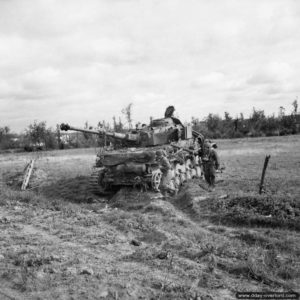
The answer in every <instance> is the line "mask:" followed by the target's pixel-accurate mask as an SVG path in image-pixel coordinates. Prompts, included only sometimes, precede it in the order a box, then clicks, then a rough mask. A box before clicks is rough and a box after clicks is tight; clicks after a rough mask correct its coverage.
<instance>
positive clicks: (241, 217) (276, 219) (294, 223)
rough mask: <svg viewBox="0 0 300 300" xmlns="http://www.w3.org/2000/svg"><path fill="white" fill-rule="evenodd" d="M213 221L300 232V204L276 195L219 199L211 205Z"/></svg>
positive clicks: (292, 199)
mask: <svg viewBox="0 0 300 300" xmlns="http://www.w3.org/2000/svg"><path fill="white" fill-rule="evenodd" d="M211 209H212V211H215V212H216V213H215V214H214V215H213V216H212V219H214V220H217V221H221V222H223V223H232V224H235V225H255V226H271V227H285V228H290V229H295V230H297V231H298V230H300V222H299V221H300V203H299V201H297V199H296V198H295V197H283V196H275V195H261V196H243V197H240V196H238V197H234V198H229V199H218V200H217V201H216V202H212V203H211Z"/></svg>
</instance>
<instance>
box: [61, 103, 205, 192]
mask: <svg viewBox="0 0 300 300" xmlns="http://www.w3.org/2000/svg"><path fill="white" fill-rule="evenodd" d="M173 112H174V107H173V106H170V107H168V108H167V110H166V112H165V117H164V118H162V119H155V120H152V121H151V123H150V124H149V125H145V124H143V125H142V126H140V127H137V128H136V129H134V130H129V131H127V132H125V133H121V132H114V131H108V130H105V129H103V128H100V129H97V130H90V129H81V128H76V127H73V126H70V125H68V124H61V126H60V128H61V130H65V131H68V130H74V131H80V132H83V133H85V134H97V135H100V136H103V137H106V138H108V139H109V140H110V141H111V142H112V144H118V146H119V148H118V149H116V147H114V146H112V145H110V146H109V147H103V148H101V149H100V152H99V153H98V154H97V159H96V164H95V166H94V168H93V170H94V171H93V173H92V175H91V180H90V186H91V190H92V192H93V193H96V194H106V193H107V192H108V191H111V190H113V189H114V188H115V187H120V186H134V187H137V186H138V187H141V188H144V189H145V190H147V189H149V188H150V189H151V190H153V191H159V186H160V183H161V178H162V172H161V171H160V168H159V164H158V163H157V161H156V151H157V150H163V153H164V154H165V155H166V157H167V158H168V160H169V162H170V164H171V166H172V180H171V182H170V187H169V188H170V190H174V191H175V190H178V189H179V188H180V186H181V185H182V184H183V183H184V182H185V181H187V180H189V179H191V178H197V177H198V178H199V177H200V176H201V168H200V160H201V159H200V158H199V151H200V150H201V147H202V144H203V140H204V139H203V135H202V134H200V133H199V132H196V131H194V130H192V127H191V125H183V124H182V123H181V122H180V120H179V119H177V118H174V117H173ZM116 141H117V142H118V143H115V142H116Z"/></svg>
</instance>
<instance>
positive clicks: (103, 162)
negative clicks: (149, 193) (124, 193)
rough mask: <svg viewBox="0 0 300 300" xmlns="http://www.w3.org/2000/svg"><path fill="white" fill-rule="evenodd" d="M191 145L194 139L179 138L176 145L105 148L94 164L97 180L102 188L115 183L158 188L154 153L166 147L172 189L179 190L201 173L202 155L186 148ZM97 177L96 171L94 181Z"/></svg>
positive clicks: (157, 165) (115, 184)
mask: <svg viewBox="0 0 300 300" xmlns="http://www.w3.org/2000/svg"><path fill="white" fill-rule="evenodd" d="M174 146H176V147H174ZM191 146H195V145H193V144H192V141H180V143H177V144H176V145H166V146H164V147H160V146H158V147H151V148H148V147H147V148H137V149H121V150H118V151H103V152H101V153H100V154H99V155H98V159H97V162H96V165H95V171H96V172H97V170H98V184H99V186H100V187H101V188H102V190H103V192H107V191H110V190H114V188H115V187H116V186H119V187H121V186H133V187H140V188H142V189H145V190H153V191H159V190H160V186H161V179H162V173H161V171H160V168H159V164H158V163H157V161H156V157H155V153H156V151H157V150H164V153H165V154H166V157H167V159H168V160H169V163H170V165H171V167H172V170H171V180H170V183H169V190H170V191H176V190H178V189H180V186H181V185H182V184H183V183H184V182H186V181H188V180H191V179H192V178H200V177H201V175H202V172H201V167H200V160H199V157H198V156H197V155H196V154H194V152H193V151H190V152H187V151H183V149H186V148H191ZM195 153H197V151H195ZM94 177H95V174H93V176H92V178H93V180H94V181H95V179H94Z"/></svg>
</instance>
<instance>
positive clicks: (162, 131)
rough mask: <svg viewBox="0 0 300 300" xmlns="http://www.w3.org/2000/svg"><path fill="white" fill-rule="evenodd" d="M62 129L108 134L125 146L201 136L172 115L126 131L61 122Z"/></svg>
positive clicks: (165, 142)
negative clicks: (95, 128) (75, 125)
mask: <svg viewBox="0 0 300 300" xmlns="http://www.w3.org/2000/svg"><path fill="white" fill-rule="evenodd" d="M60 129H61V130H64V131H68V130H74V131H80V132H83V133H87V134H97V135H100V136H108V137H111V138H112V139H116V140H121V141H122V145H123V146H124V147H126V146H127V147H154V146H161V145H165V144H170V143H171V142H178V141H180V140H190V139H193V138H195V137H199V133H197V134H198V135H197V134H196V135H195V131H193V130H192V127H191V125H186V126H184V125H183V124H182V123H181V122H180V120H178V119H176V118H173V117H170V116H167V117H165V118H162V119H155V120H152V121H151V123H150V124H149V125H145V126H143V127H142V128H136V129H131V130H129V131H127V132H126V133H121V132H115V131H109V130H105V129H103V128H99V129H97V130H91V129H82V128H78V127H74V126H70V125H69V124H61V125H60Z"/></svg>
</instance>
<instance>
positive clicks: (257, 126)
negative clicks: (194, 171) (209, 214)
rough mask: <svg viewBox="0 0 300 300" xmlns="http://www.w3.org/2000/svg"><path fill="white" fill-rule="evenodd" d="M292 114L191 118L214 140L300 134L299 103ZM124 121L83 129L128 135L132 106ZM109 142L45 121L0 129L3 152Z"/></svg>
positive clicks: (124, 111)
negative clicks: (20, 129)
mask: <svg viewBox="0 0 300 300" xmlns="http://www.w3.org/2000/svg"><path fill="white" fill-rule="evenodd" d="M292 108H293V109H292V111H291V112H290V113H289V114H287V113H286V111H285V109H284V108H283V107H280V108H279V113H278V115H277V116H275V115H274V114H273V115H271V116H266V115H265V112H264V111H263V110H258V109H256V108H253V110H252V113H251V114H250V116H249V117H248V118H245V117H244V115H243V113H240V114H239V116H237V117H235V118H234V117H232V116H231V115H230V114H229V112H224V116H223V117H221V116H219V115H217V114H212V113H210V114H209V115H208V116H207V117H206V118H204V119H202V120H200V119H199V118H197V117H192V119H191V121H190V122H191V124H192V125H193V129H194V130H197V131H200V132H201V133H202V134H204V136H206V137H207V138H211V139H219V138H225V139H227V138H243V137H259V136H276V135H277V136H278V135H290V134H298V133H299V132H300V114H298V102H297V100H295V101H294V102H293V103H292ZM121 112H122V114H123V117H124V118H125V121H122V119H121V117H118V118H116V117H115V116H114V117H113V120H112V124H110V123H109V122H106V121H102V122H98V124H97V126H96V127H92V126H90V125H89V123H88V122H85V124H84V126H83V128H85V129H95V130H97V129H98V128H102V129H105V130H114V131H117V132H125V131H126V130H128V129H132V128H133V124H132V123H133V120H132V103H130V104H129V105H128V106H126V107H125V108H124V109H122V111H121ZM107 143H109V140H106V138H105V136H104V137H103V136H102V137H101V136H97V135H92V134H86V133H82V132H67V133H64V132H61V131H60V128H59V125H57V126H56V128H52V127H47V123H46V121H41V122H38V121H34V122H33V123H32V124H29V125H28V127H27V128H26V129H25V131H24V132H23V133H22V134H16V133H12V132H11V130H10V128H9V127H8V126H4V127H0V150H6V149H19V150H20V151H23V150H25V151H36V150H51V149H67V148H85V147H99V146H100V147H101V146H104V145H106V144H107Z"/></svg>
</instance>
